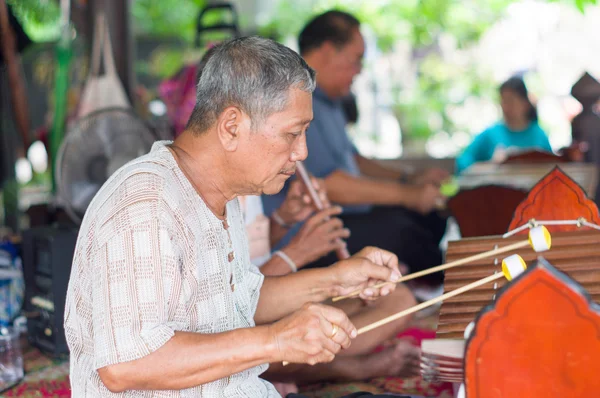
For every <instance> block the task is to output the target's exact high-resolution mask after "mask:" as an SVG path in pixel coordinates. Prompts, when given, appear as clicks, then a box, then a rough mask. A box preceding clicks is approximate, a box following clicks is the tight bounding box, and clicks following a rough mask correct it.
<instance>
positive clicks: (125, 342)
mask: <svg viewBox="0 0 600 398" xmlns="http://www.w3.org/2000/svg"><path fill="white" fill-rule="evenodd" d="M205 72H206V73H203V75H202V77H201V79H200V81H199V83H198V89H197V98H198V102H197V104H196V108H195V110H194V113H193V115H192V118H191V119H190V122H189V125H188V128H187V129H186V130H185V131H184V132H183V133H182V134H181V135H180V136H179V137H178V138H177V139H176V140H175V141H174V142H173V143H164V142H159V143H156V144H155V145H154V147H153V148H152V151H151V152H150V153H149V154H148V155H146V156H143V157H141V158H139V159H137V160H135V161H133V162H131V163H129V164H127V165H125V166H124V167H123V168H121V169H120V170H118V171H117V172H116V173H115V174H114V175H113V176H112V177H111V178H110V179H109V181H108V182H107V183H106V184H105V185H104V186H103V187H102V189H101V190H100V192H99V193H98V194H97V196H96V197H95V198H94V200H93V201H92V203H91V204H90V206H89V208H88V211H87V213H86V215H85V218H84V221H83V223H82V225H81V230H80V235H79V239H78V242H77V248H76V252H75V257H74V260H73V269H72V274H71V280H70V283H69V290H68V295H67V305H66V311H65V331H66V336H67V341H68V343H69V348H70V351H71V374H70V376H71V383H72V389H73V396H74V397H77V398H84V397H130V396H134V395H135V396H145V397H272V396H278V394H277V392H276V391H275V389H274V388H273V386H272V385H271V384H270V383H268V382H266V381H264V380H261V379H260V378H259V375H260V374H261V373H263V372H264V371H265V370H266V368H267V364H268V363H279V362H282V361H289V362H293V363H308V364H317V363H322V362H327V361H331V360H333V359H334V357H335V354H337V353H338V352H339V351H340V350H341V349H345V348H348V347H349V345H350V340H351V339H352V338H354V337H356V329H355V327H354V326H353V325H352V324H351V323H350V321H349V320H348V318H347V317H346V315H345V314H344V313H343V312H342V311H341V310H338V309H335V308H331V307H328V306H325V305H320V304H312V303H318V302H321V301H323V300H326V299H328V298H329V297H332V296H335V295H338V294H344V293H347V292H350V291H352V290H354V289H357V288H358V289H363V292H362V294H361V295H362V297H363V298H365V299H369V298H371V299H372V298H375V297H378V296H379V295H387V294H390V293H391V292H392V291H393V289H394V285H393V284H388V285H386V286H385V287H383V288H381V290H377V289H373V288H372V287H368V286H370V285H371V284H372V283H374V282H376V281H381V280H387V281H394V280H397V278H398V277H399V272H398V262H397V258H396V257H395V256H394V255H393V254H391V253H389V252H386V251H382V250H377V249H371V248H367V249H365V250H363V251H361V252H360V253H359V254H358V255H357V256H355V257H353V258H351V259H349V260H346V261H343V262H339V263H337V264H335V265H333V266H331V267H329V268H326V269H320V270H310V271H307V272H302V273H297V274H292V275H289V276H283V277H278V278H264V279H263V276H262V275H261V274H260V272H259V271H258V270H257V268H256V267H255V266H253V265H252V264H251V263H250V259H249V253H248V242H247V238H246V234H245V231H244V221H243V219H242V217H241V212H240V206H239V202H238V201H237V199H236V197H237V196H239V195H257V194H273V193H277V192H278V191H279V190H281V188H282V187H283V185H284V183H285V181H286V180H287V179H288V178H289V177H290V176H291V175H293V174H294V171H295V162H296V161H297V160H302V159H304V158H305V157H306V155H307V151H306V143H305V132H306V129H307V127H308V125H309V123H310V121H311V119H312V107H311V102H312V98H311V93H312V91H313V89H314V86H315V81H314V72H313V71H312V70H311V69H310V68H309V67H308V66H307V64H306V63H305V62H304V61H303V60H302V58H301V57H300V56H298V55H297V54H296V53H294V52H293V51H291V50H290V49H288V48H286V47H284V46H282V45H279V44H276V43H274V42H272V41H269V40H266V39H260V38H241V39H236V40H233V41H230V42H227V43H225V44H223V45H221V46H219V48H218V49H217V50H216V51H215V53H214V55H213V57H212V58H211V59H210V60H209V61H208V63H207V65H206V69H205ZM142 390H145V392H144V391H142Z"/></svg>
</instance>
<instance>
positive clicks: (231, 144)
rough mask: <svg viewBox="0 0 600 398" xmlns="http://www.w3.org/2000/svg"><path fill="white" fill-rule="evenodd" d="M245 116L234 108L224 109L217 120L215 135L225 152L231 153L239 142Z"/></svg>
mask: <svg viewBox="0 0 600 398" xmlns="http://www.w3.org/2000/svg"><path fill="white" fill-rule="evenodd" d="M246 119H247V118H246V117H245V114H244V113H243V112H242V110H241V109H240V108H238V107H236V106H230V107H228V108H226V109H225V110H224V111H223V112H221V114H220V115H219V118H218V119H217V135H218V137H219V141H221V144H222V145H223V148H224V149H225V150H226V151H230V152H233V151H235V150H236V149H237V147H238V145H239V142H240V134H241V132H242V130H243V129H244V128H245V122H246Z"/></svg>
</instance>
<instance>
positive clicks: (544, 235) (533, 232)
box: [332, 225, 552, 302]
mask: <svg viewBox="0 0 600 398" xmlns="http://www.w3.org/2000/svg"><path fill="white" fill-rule="evenodd" d="M551 244H552V238H551V236H550V232H549V231H548V229H547V228H546V227H544V226H543V225H541V226H537V227H534V228H531V229H530V230H529V239H527V240H523V241H521V242H517V243H513V244H511V245H507V246H504V247H499V248H497V249H494V250H490V251H487V252H483V253H479V254H475V255H473V256H469V257H465V258H461V259H460V260H456V261H451V262H449V263H446V264H442V265H438V266H437V267H433V268H429V269H426V270H423V271H419V272H415V273H414V274H408V275H405V276H403V277H401V278H400V279H398V281H396V282H381V283H378V284H376V285H374V286H372V288H373V289H379V288H381V287H383V286H385V285H388V284H392V283H400V282H406V281H409V280H412V279H416V278H419V277H421V276H425V275H429V274H432V273H434V272H438V271H443V270H446V269H449V268H453V267H458V266H459V265H464V264H468V263H470V262H473V261H477V260H481V259H484V258H488V257H493V256H495V255H498V254H502V253H506V252H511V251H514V250H517V249H521V248H523V247H527V246H531V247H532V248H533V250H535V251H536V252H543V251H546V250H549V249H550V246H551ZM360 292H362V290H355V291H353V292H352V293H349V294H346V295H344V296H337V297H334V298H333V299H332V301H333V302H337V301H340V300H344V299H347V298H351V297H355V296H358V295H359V294H360Z"/></svg>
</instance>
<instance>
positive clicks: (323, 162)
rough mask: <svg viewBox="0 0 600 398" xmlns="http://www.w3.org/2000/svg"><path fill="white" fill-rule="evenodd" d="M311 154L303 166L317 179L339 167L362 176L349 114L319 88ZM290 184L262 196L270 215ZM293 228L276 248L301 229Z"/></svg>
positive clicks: (354, 209)
mask: <svg viewBox="0 0 600 398" xmlns="http://www.w3.org/2000/svg"><path fill="white" fill-rule="evenodd" d="M306 145H307V147H308V157H307V158H306V160H305V161H304V165H305V166H306V168H307V169H308V171H309V172H310V173H311V174H312V175H314V176H315V177H317V178H325V177H327V176H328V175H329V174H331V173H333V172H334V171H336V170H343V171H345V172H346V173H349V174H351V175H354V176H359V175H360V169H359V167H358V164H357V162H356V158H355V156H356V154H357V153H358V152H357V150H356V147H355V146H354V144H352V142H351V141H350V138H349V137H348V134H347V133H346V116H345V114H344V110H343V108H342V103H341V101H340V100H337V99H332V98H329V97H328V96H327V95H326V94H325V93H324V92H323V90H321V89H320V88H319V87H317V89H316V90H315V92H314V93H313V121H312V122H311V123H310V126H309V128H308V130H307V131H306ZM288 187H289V184H287V183H286V185H285V186H284V188H283V189H282V190H281V192H279V193H278V194H276V195H263V196H262V200H263V206H264V210H265V214H267V215H271V214H272V213H273V211H274V210H275V209H277V208H278V207H279V206H281V204H282V203H283V201H284V199H285V195H286V193H287V190H288ZM370 209H371V206H369V205H357V206H344V213H366V212H368V211H369V210H370ZM299 228H300V226H299V225H298V226H296V227H295V228H293V229H292V230H291V231H290V232H289V233H288V235H287V236H286V237H285V238H284V239H283V240H282V242H281V244H280V245H277V247H281V246H284V245H285V244H287V242H289V240H290V238H291V237H292V236H293V235H294V234H295V233H296V232H297V231H298V229H299Z"/></svg>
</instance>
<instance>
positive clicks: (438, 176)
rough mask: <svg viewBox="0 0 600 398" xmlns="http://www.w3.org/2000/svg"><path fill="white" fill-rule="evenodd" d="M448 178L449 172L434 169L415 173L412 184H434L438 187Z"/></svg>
mask: <svg viewBox="0 0 600 398" xmlns="http://www.w3.org/2000/svg"><path fill="white" fill-rule="evenodd" d="M448 178H450V173H449V172H447V171H446V170H443V169H440V168H436V167H434V168H431V169H425V170H423V171H420V172H418V173H416V174H415V175H414V176H413V178H412V182H413V183H415V184H434V185H437V186H439V185H441V184H442V183H443V182H444V181H446V180H447V179H448Z"/></svg>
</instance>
